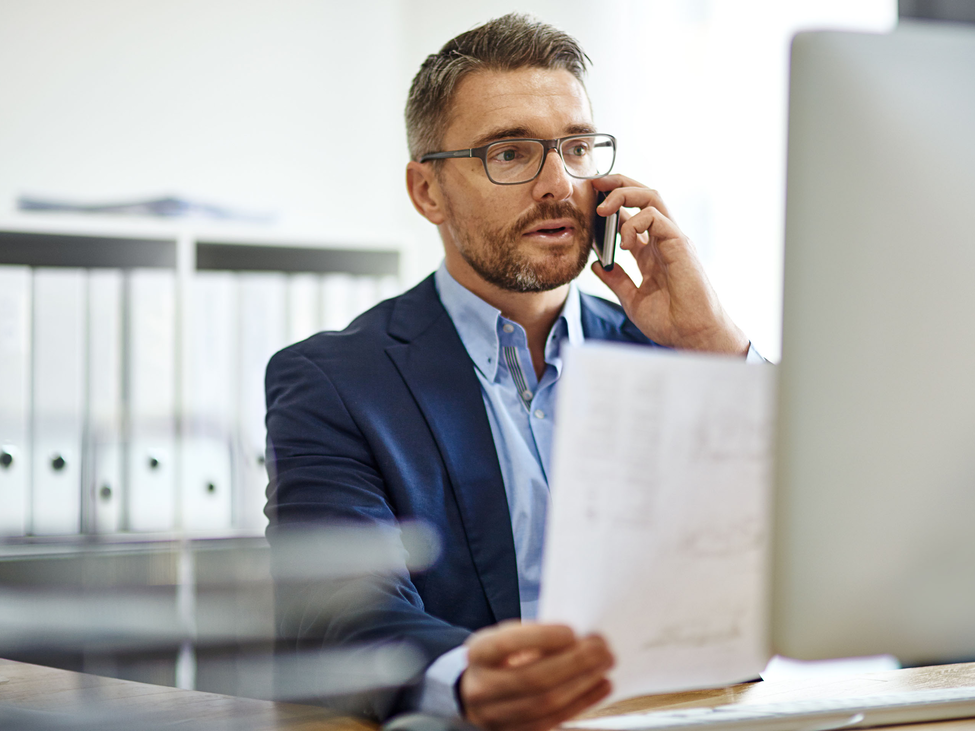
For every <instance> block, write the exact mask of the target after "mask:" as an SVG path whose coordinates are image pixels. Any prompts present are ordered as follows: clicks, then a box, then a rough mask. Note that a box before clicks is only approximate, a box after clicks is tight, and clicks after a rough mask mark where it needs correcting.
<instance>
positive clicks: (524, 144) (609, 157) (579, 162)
mask: <svg viewBox="0 0 975 731" xmlns="http://www.w3.org/2000/svg"><path fill="white" fill-rule="evenodd" d="M552 150H557V151H558V153H559V157H560V158H561V159H562V164H563V165H564V166H565V172H567V173H568V174H569V175H571V176H572V177H573V178H582V179H590V178H601V177H602V176H603V175H607V174H609V171H610V170H612V169H613V163H614V162H616V138H615V137H613V135H607V134H584V135H569V136H568V137H560V138H558V139H556V140H529V139H518V140H499V141H498V142H492V143H491V144H489V145H484V147H475V148H472V149H470V150H451V151H450V152H431V153H429V154H427V155H424V156H423V157H421V158H420V162H429V161H430V160H447V159H450V158H455V157H477V158H480V160H481V162H482V163H484V172H485V173H487V176H488V180H490V181H491V182H492V183H495V184H497V185H520V184H521V183H530V182H531V181H532V180H534V179H535V178H537V177H538V176H539V174H540V173H541V172H542V168H543V167H544V166H545V160H546V159H547V158H548V153H549V152H550V151H552Z"/></svg>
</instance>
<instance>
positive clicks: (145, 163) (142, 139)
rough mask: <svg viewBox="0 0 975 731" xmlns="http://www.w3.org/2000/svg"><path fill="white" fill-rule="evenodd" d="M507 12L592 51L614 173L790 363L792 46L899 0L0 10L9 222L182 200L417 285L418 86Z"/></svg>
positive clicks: (175, 1) (260, 1)
mask: <svg viewBox="0 0 975 731" xmlns="http://www.w3.org/2000/svg"><path fill="white" fill-rule="evenodd" d="M512 9H517V10H520V11H525V12H531V13H534V14H535V15H537V16H539V17H541V18H544V19H546V20H548V21H550V22H553V23H555V24H557V25H560V26H561V27H564V28H565V29H566V30H568V31H569V32H571V33H573V34H574V35H576V36H577V37H578V38H579V39H580V40H581V41H582V43H583V45H584V46H585V48H586V50H587V52H588V53H589V56H590V57H591V58H592V60H593V67H592V71H591V76H590V81H589V85H588V86H589V91H590V95H591V97H592V100H593V105H594V109H595V113H596V120H597V123H598V124H599V125H600V127H601V128H602V129H605V130H607V131H610V132H612V133H614V134H616V135H617V136H618V138H619V140H620V156H619V162H618V166H617V169H618V171H620V172H624V173H626V174H628V175H630V176H631V177H634V178H636V179H638V180H640V181H642V182H644V183H646V184H648V185H650V186H651V187H654V188H657V189H658V190H660V191H661V193H662V194H663V195H664V197H665V200H667V202H668V204H669V205H670V207H671V210H672V213H673V214H674V217H675V218H676V220H677V222H678V223H679V224H680V225H681V226H682V228H684V230H685V231H686V232H687V233H688V234H689V235H690V236H691V237H692V239H693V240H694V241H695V243H696V245H697V247H698V249H699V251H700V253H701V255H702V257H703V259H704V261H705V264H706V266H707V268H708V271H709V272H710V275H711V278H712V281H713V282H714V284H715V286H716V287H717V289H718V292H719V294H720V295H721V297H722V299H723V300H724V301H725V303H726V305H727V306H728V308H729V309H730V310H731V313H732V315H733V316H734V317H735V319H736V320H738V322H739V323H740V324H741V325H742V326H743V327H744V329H745V330H746V331H747V332H748V333H749V335H750V336H751V337H752V338H753V340H754V341H755V342H756V344H757V345H758V346H759V348H760V349H761V350H762V351H763V352H764V353H766V354H767V355H769V356H770V357H772V358H777V357H778V355H779V351H780V335H779V329H780V321H781V315H780V309H781V297H780V289H781V251H782V235H783V220H784V219H783V206H784V180H785V159H784V155H785V121H786V120H785V117H786V90H787V70H788V55H787V54H788V41H789V38H790V37H791V34H792V33H793V32H794V31H795V30H797V29H800V28H810V27H833V28H854V29H864V30H884V29H887V28H889V27H891V26H892V25H893V24H894V22H895V21H896V2H895V0H856V1H855V2H854V1H853V0H790V1H789V2H782V1H781V0H604V1H603V2H599V3H592V2H582V1H581V0H561V1H560V0H530V1H524V2H520V3H511V2H510V1H504V0H485V1H483V2H479V3H456V2H449V1H448V0H361V1H360V2H356V3H341V2H331V1H326V0H274V1H272V0H242V1H240V2H228V1H226V0H202V1H200V0H198V1H196V2H194V1H192V0H171V1H168V2H162V1H161V0H151V1H150V0H85V1H83V2H78V1H76V0H35V1H32V2H26V1H23V0H0V99H2V100H3V103H2V104H0V161H2V164H0V220H2V219H4V218H7V217H9V216H10V215H11V213H12V209H13V202H14V199H15V196H16V195H17V194H18V193H22V192H35V193H46V194H51V195H63V196H65V197H70V198H80V199H88V200H101V199H113V198H128V197H138V196H142V195H156V194H159V193H164V192H178V193H182V194H186V195H193V196H196V197H199V198H203V199H206V200H213V201H215V202H222V203H226V204H232V205H238V206H243V207H248V208H251V209H254V210H258V211H272V212H277V214H278V222H277V224H275V226H274V227H273V228H274V229H275V230H281V231H288V232H301V233H307V234H309V235H315V236H318V237H320V238H322V239H324V240H328V241H335V242H336V243H337V244H340V245H341V244H349V243H355V242H357V241H361V242H366V243H385V244H389V245H394V246H397V247H401V248H402V250H403V252H404V259H403V266H404V275H405V276H404V278H405V281H406V282H407V283H410V282H413V281H416V280H418V279H419V278H420V277H422V276H423V275H424V274H425V273H426V272H428V271H429V270H430V269H431V268H432V267H434V266H435V265H436V263H437V262H438V261H439V258H440V250H439V243H438V240H437V237H436V232H435V230H434V229H433V228H432V227H430V226H429V224H427V223H426V222H424V221H423V220H422V219H420V217H419V216H418V215H417V214H416V213H415V212H414V211H413V209H412V207H411V206H410V204H409V202H408V200H407V198H406V195H405V193H404V189H403V164H404V161H405V160H406V145H405V140H404V134H403V131H402V108H403V103H404V101H405V98H406V90H407V87H408V84H409V81H410V79H411V78H412V75H413V73H414V72H415V70H416V68H417V67H418V65H419V63H420V62H421V61H422V59H423V58H424V56H425V55H426V54H427V53H430V52H431V51H434V50H436V49H437V48H439V46H440V45H442V43H443V42H444V41H445V40H446V39H448V38H449V37H451V36H452V35H454V34H456V33H458V32H460V31H462V30H465V29H467V28H469V27H471V26H473V25H475V24H477V23H478V22H481V21H483V20H484V19H486V18H489V17H494V16H497V15H501V14H503V13H505V12H508V11H510V10H512ZM584 282H585V286H586V287H587V288H590V289H593V290H596V291H599V290H600V288H601V285H599V284H598V282H596V281H595V278H594V277H592V276H591V275H588V274H587V275H586V276H585V280H584Z"/></svg>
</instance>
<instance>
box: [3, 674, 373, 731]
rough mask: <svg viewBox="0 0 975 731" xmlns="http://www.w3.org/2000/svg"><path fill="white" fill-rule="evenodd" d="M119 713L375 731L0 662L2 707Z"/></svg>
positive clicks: (261, 706) (284, 710) (295, 710)
mask: <svg viewBox="0 0 975 731" xmlns="http://www.w3.org/2000/svg"><path fill="white" fill-rule="evenodd" d="M93 702H95V703H98V704H99V706H100V707H102V708H105V709H108V710H111V711H114V712H118V713H120V714H125V713H133V714H140V715H141V714H153V715H154V717H155V718H156V719H157V720H158V721H159V723H161V724H162V723H167V724H168V723H172V724H177V723H185V722H189V721H195V722H207V723H212V724H213V725H220V724H227V725H228V726H239V727H240V728H244V729H248V730H250V729H253V730H254V731H257V730H260V731H265V730H267V731H374V729H375V726H373V725H372V724H368V723H364V722H361V721H357V720H354V719H350V718H336V717H335V716H334V714H330V713H328V711H326V710H325V709H323V708H318V707H315V706H302V705H296V704H293V703H275V702H272V701H260V700H254V699H251V698H234V697H232V696H226V695H218V694H216V693H201V692H199V691H194V690H179V689H177V688H168V687H165V686H161V685H148V684H146V683H135V682H132V681H129V680H117V679H115V678H102V677H99V676H97V675H86V674H84V673H74V672H71V671H69V670H57V669H55V668H47V667H42V666H40V665H29V664H27V663H21V662H13V661H11V660H0V704H3V705H10V706H15V707H17V708H22V709H29V710H32V711H52V712H56V713H64V714H70V713H72V712H78V711H81V710H83V709H84V708H86V706H88V705H89V704H91V703H93Z"/></svg>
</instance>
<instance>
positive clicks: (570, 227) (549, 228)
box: [522, 218, 576, 236]
mask: <svg viewBox="0 0 975 731" xmlns="http://www.w3.org/2000/svg"><path fill="white" fill-rule="evenodd" d="M575 229H576V222H575V221H574V220H573V219H571V218H547V219H545V220H544V221H539V222H538V223H536V224H534V225H533V226H532V227H531V228H530V229H528V230H527V231H525V232H524V233H522V236H564V235H566V234H573V233H575Z"/></svg>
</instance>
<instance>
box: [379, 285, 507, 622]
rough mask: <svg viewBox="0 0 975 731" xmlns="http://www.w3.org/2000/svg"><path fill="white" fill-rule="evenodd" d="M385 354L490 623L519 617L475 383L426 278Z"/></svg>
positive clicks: (494, 462)
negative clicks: (419, 426) (426, 441)
mask: <svg viewBox="0 0 975 731" xmlns="http://www.w3.org/2000/svg"><path fill="white" fill-rule="evenodd" d="M389 333H390V335H392V336H393V337H394V338H396V339H398V340H400V341H402V342H401V344H397V345H392V346H390V347H388V348H387V349H386V352H387V354H388V355H389V357H390V358H391V359H392V361H393V363H394V364H395V366H396V368H397V369H398V370H399V373H400V375H401V376H402V377H403V380H404V381H405V382H406V385H407V387H408V388H409V389H410V392H411V393H412V394H413V398H415V399H416V402H417V404H418V405H419V407H420V410H421V411H422V412H423V415H424V418H425V419H426V422H427V426H429V428H430V431H431V432H432V433H433V437H434V439H435V441H436V443H437V446H438V448H439V450H440V455H441V458H442V459H443V462H444V465H445V466H446V468H447V474H448V475H449V477H450V482H451V487H452V489H453V492H454V497H455V498H456V500H457V504H458V506H459V510H460V515H461V520H462V521H463V525H464V532H465V533H466V535H467V543H468V545H469V547H470V551H471V556H472V558H473V561H474V565H475V566H476V567H477V572H478V576H479V578H480V581H481V585H482V586H483V588H484V593H485V595H486V596H487V599H488V602H489V604H490V606H491V610H492V612H493V613H494V616H495V620H496V621H501V620H503V619H509V618H512V617H518V616H520V599H519V594H518V569H517V564H516V562H515V547H514V538H513V536H512V533H511V517H510V515H509V513H508V499H507V497H506V495H505V491H504V481H503V479H502V476H501V467H500V465H499V463H498V455H497V452H496V450H495V446H494V437H493V435H492V434H491V425H490V423H489V422H488V419H487V414H486V413H485V410H484V401H483V398H482V396H481V388H480V383H479V382H478V380H477V376H476V375H475V373H474V364H473V362H472V361H471V359H470V357H469V356H468V355H467V350H466V349H465V348H464V345H463V343H462V342H461V340H460V336H458V335H457V331H456V329H455V328H454V325H453V322H451V320H450V317H449V316H448V315H447V312H446V311H445V310H444V308H443V305H441V304H440V299H439V297H437V293H436V289H435V287H434V285H433V279H432V277H431V278H428V279H427V280H425V281H424V282H422V283H421V284H420V285H419V286H418V287H417V288H415V289H414V290H413V291H412V292H410V293H409V294H408V295H404V296H403V297H402V298H400V300H399V301H398V302H397V306H396V311H395V312H394V313H393V316H392V318H391V321H390V327H389Z"/></svg>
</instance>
